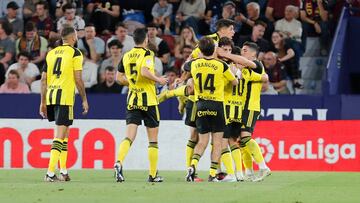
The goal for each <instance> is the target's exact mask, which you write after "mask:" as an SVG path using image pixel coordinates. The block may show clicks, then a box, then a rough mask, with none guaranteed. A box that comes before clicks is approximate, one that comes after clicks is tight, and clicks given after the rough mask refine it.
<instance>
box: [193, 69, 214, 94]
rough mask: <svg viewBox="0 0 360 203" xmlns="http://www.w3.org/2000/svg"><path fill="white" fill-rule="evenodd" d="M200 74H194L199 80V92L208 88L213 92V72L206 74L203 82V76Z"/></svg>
mask: <svg viewBox="0 0 360 203" xmlns="http://www.w3.org/2000/svg"><path fill="white" fill-rule="evenodd" d="M202 76H203V75H202V74H201V73H198V74H196V78H197V79H198V81H199V89H200V93H202V92H203V90H208V91H210V93H214V92H215V85H214V83H215V75H214V74H207V77H206V79H205V82H204V83H203V80H202V79H203V78H202Z"/></svg>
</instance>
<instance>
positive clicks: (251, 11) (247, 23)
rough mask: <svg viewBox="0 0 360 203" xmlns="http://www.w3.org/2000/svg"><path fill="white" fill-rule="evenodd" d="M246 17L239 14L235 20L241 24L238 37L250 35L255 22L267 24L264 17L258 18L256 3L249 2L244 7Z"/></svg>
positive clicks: (258, 9) (258, 12)
mask: <svg viewBox="0 0 360 203" xmlns="http://www.w3.org/2000/svg"><path fill="white" fill-rule="evenodd" d="M246 13H247V17H245V16H244V15H243V14H241V13H240V15H239V16H238V17H237V20H239V21H241V22H242V23H243V24H242V26H241V30H240V35H251V32H252V28H253V27H254V25H255V23H256V21H263V22H264V23H266V24H267V22H268V20H267V19H266V18H265V17H261V16H260V6H259V4H258V3H256V2H250V3H248V4H247V5H246Z"/></svg>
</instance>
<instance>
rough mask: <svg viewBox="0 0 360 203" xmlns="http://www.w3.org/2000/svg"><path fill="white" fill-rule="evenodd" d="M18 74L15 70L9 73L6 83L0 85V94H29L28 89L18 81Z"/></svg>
mask: <svg viewBox="0 0 360 203" xmlns="http://www.w3.org/2000/svg"><path fill="white" fill-rule="evenodd" d="M19 77H20V76H19V73H18V72H17V71H16V70H11V71H9V73H8V75H7V78H6V82H5V83H4V84H2V85H1V87H0V93H6V94H9V93H11V94H27V93H30V90H29V87H28V86H27V85H26V84H24V83H22V82H20V81H19Z"/></svg>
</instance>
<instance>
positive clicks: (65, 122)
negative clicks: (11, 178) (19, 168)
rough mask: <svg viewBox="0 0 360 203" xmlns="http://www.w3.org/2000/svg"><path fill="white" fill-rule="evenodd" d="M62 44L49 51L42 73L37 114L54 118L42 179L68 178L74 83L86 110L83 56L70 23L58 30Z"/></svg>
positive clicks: (87, 108)
mask: <svg viewBox="0 0 360 203" xmlns="http://www.w3.org/2000/svg"><path fill="white" fill-rule="evenodd" d="M61 37H62V41H63V44H62V45H60V46H58V47H56V48H55V49H53V50H51V51H49V53H48V54H47V56H46V64H45V66H44V69H43V73H42V77H41V103H40V115H41V116H42V117H43V118H48V120H49V121H55V124H56V134H55V138H54V140H53V143H52V146H51V151H50V160H49V168H48V171H47V173H46V175H45V178H44V180H45V181H47V182H54V181H56V180H61V181H70V176H69V174H68V171H67V169H66V160H67V142H68V136H69V126H70V125H72V123H73V119H74V115H73V106H74V99H75V86H76V87H77V89H78V91H79V94H80V96H81V99H82V106H83V110H84V111H83V114H86V113H87V112H88V110H89V105H88V102H87V98H86V93H85V88H84V83H83V81H82V79H81V78H82V77H81V76H82V75H81V73H82V63H83V56H82V54H81V52H80V51H79V50H78V49H77V48H75V47H74V44H75V43H76V41H77V33H76V31H75V29H74V28H72V27H64V28H63V30H62V31H61ZM59 159H60V176H59V178H57V176H56V175H55V167H56V165H57V164H58V161H59Z"/></svg>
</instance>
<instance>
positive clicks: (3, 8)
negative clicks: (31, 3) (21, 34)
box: [0, 0, 25, 19]
mask: <svg viewBox="0 0 360 203" xmlns="http://www.w3.org/2000/svg"><path fill="white" fill-rule="evenodd" d="M10 2H15V3H16V4H17V5H18V6H19V9H20V11H22V10H23V6H24V3H25V0H1V1H0V17H4V16H6V14H7V5H8V4H9V3H10ZM17 17H18V18H20V19H22V18H23V13H22V12H18V13H17Z"/></svg>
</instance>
